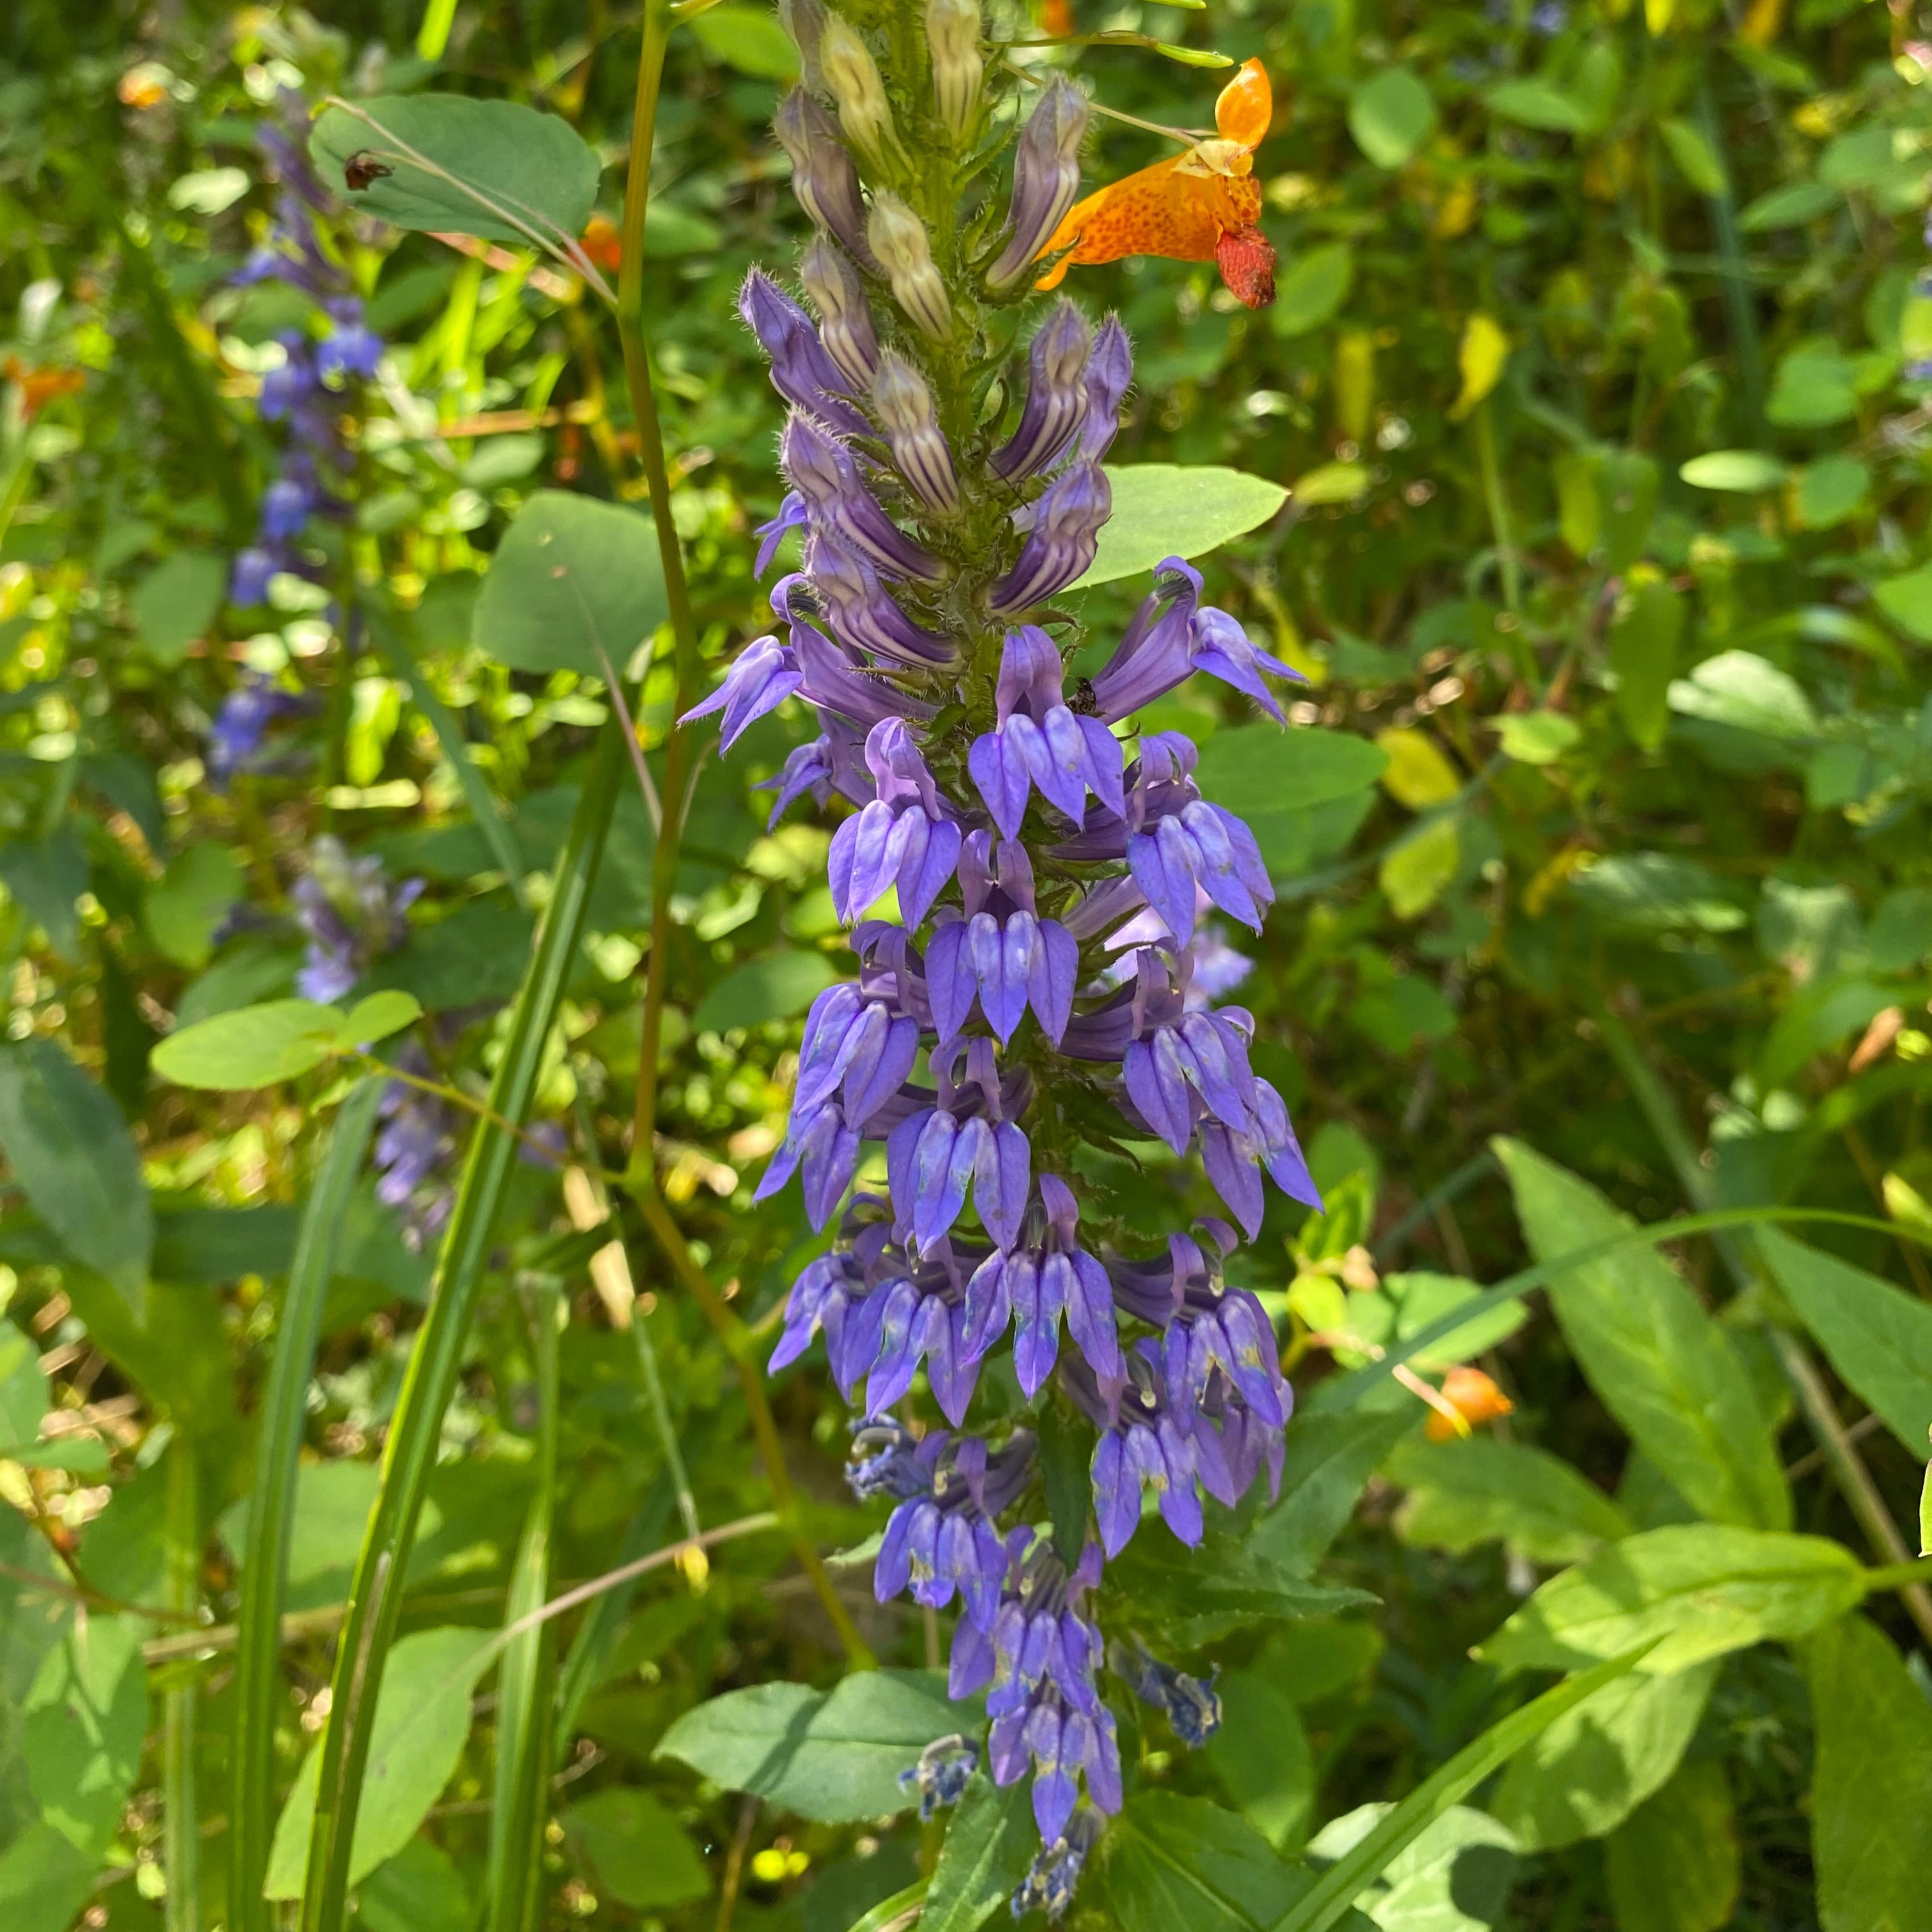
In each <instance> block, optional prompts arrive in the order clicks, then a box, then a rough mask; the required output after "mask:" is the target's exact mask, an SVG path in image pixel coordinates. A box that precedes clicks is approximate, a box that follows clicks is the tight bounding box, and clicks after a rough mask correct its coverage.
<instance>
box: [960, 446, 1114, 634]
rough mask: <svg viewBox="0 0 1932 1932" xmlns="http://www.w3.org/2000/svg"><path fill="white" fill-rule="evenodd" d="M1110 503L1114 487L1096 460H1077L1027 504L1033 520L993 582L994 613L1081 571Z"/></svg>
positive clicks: (1005, 612)
mask: <svg viewBox="0 0 1932 1932" xmlns="http://www.w3.org/2000/svg"><path fill="white" fill-rule="evenodd" d="M1113 507H1114V493H1113V490H1112V487H1111V486H1110V485H1109V483H1108V481H1107V472H1106V471H1105V470H1104V469H1102V468H1101V467H1100V465H1099V464H1098V463H1087V462H1081V463H1076V464H1074V466H1073V468H1072V469H1069V470H1067V472H1065V473H1064V475H1061V476H1059V477H1058V478H1056V479H1055V481H1053V482H1052V483H1050V484H1049V485H1048V486H1047V489H1046V494H1045V495H1044V496H1042V497H1041V498H1040V500H1039V502H1037V503H1034V504H1033V505H1031V506H1030V508H1031V514H1032V523H1031V527H1030V528H1029V529H1028V532H1027V539H1026V541H1025V544H1022V547H1021V549H1020V554H1019V562H1017V563H1016V564H1015V565H1013V568H1012V569H1011V570H1010V571H1008V572H1007V574H1006V575H1005V576H1004V577H1001V578H1000V579H999V580H998V581H997V582H996V583H995V584H994V585H993V587H992V592H991V593H990V595H989V602H990V604H991V605H992V609H993V610H994V612H995V614H996V615H998V616H1010V615H1011V614H1012V613H1013V612H1015V611H1018V610H1027V609H1029V608H1030V607H1031V606H1033V605H1034V604H1038V603H1040V602H1043V601H1044V600H1045V599H1046V598H1049V597H1051V596H1052V595H1054V594H1055V592H1058V591H1061V590H1064V589H1066V588H1067V586H1068V585H1069V584H1070V583H1073V581H1074V580H1076V578H1078V577H1081V576H1082V575H1084V574H1085V571H1086V569H1087V567H1088V565H1089V564H1091V562H1093V561H1094V550H1096V548H1097V547H1098V545H1099V543H1100V526H1101V525H1102V524H1103V523H1105V522H1106V520H1107V518H1108V517H1109V514H1111V512H1112V509H1113Z"/></svg>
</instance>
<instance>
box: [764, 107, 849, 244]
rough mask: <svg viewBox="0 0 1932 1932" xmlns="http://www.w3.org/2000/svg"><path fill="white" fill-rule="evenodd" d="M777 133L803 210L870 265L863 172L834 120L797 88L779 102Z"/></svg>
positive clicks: (775, 118)
mask: <svg viewBox="0 0 1932 1932" xmlns="http://www.w3.org/2000/svg"><path fill="white" fill-rule="evenodd" d="M772 133H774V134H775V135H776V136H778V145H779V146H780V147H781V148H784V151H785V152H786V153H787V154H789V155H790V157H791V188H792V193H793V194H795V195H796V196H797V197H798V205H799V207H801V208H803V209H804V210H805V213H806V214H808V215H809V216H810V217H811V219H812V220H814V222H815V223H817V225H818V226H820V228H822V229H824V230H825V231H826V233H827V234H829V235H830V236H833V237H834V238H835V239H837V240H838V241H839V242H843V243H844V245H845V248H846V251H847V253H848V254H851V255H853V256H854V257H856V258H857V260H859V261H860V262H862V263H866V264H868V265H869V264H870V263H871V260H872V251H871V249H870V248H868V247H867V246H866V243H865V202H863V201H862V199H860V197H859V175H858V171H857V169H855V168H854V167H853V165H852V157H851V156H850V154H847V152H846V151H845V145H844V142H842V141H841V140H840V139H839V138H838V129H837V127H835V126H834V125H833V124H832V117H831V116H830V115H829V114H827V113H826V111H825V110H824V109H823V108H822V107H820V106H819V104H818V103H817V101H814V100H813V99H812V98H811V95H809V94H808V93H807V92H805V89H803V88H802V87H794V88H793V89H792V91H791V92H790V93H789V94H787V95H786V96H785V98H784V99H783V100H782V101H780V102H779V103H778V113H776V114H775V115H773V116H772Z"/></svg>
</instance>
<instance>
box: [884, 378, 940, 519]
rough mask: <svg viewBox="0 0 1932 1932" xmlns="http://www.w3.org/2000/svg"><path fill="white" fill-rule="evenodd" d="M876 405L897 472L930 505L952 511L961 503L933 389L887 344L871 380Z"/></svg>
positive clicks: (933, 507)
mask: <svg viewBox="0 0 1932 1932" xmlns="http://www.w3.org/2000/svg"><path fill="white" fill-rule="evenodd" d="M872 406H873V408H874V411H875V412H876V413H877V416H878V419H879V422H880V425H881V426H882V427H883V429H884V431H885V432H886V441H887V442H888V443H890V444H891V445H892V455H893V458H894V459H895V460H896V461H897V463H898V466H899V472H900V473H901V475H903V476H904V478H905V479H906V481H907V483H909V484H910V485H911V486H912V488H913V493H915V494H916V496H918V497H919V500H920V501H921V502H923V503H924V504H925V505H926V508H928V509H929V510H932V511H935V512H936V513H937V514H939V515H941V516H950V515H952V514H953V513H954V511H956V510H957V509H958V508H959V478H958V476H957V475H956V474H955V472H954V471H953V456H952V452H950V450H948V449H947V446H946V438H945V437H944V436H943V435H942V434H941V432H940V429H939V425H938V422H936V421H935V419H934V416H933V411H932V391H931V390H930V389H928V388H927V387H926V378H925V377H923V376H922V375H921V374H919V371H917V370H916V369H915V368H913V365H911V364H910V362H907V360H906V359H905V358H904V356H901V355H899V354H898V353H896V352H895V351H894V350H890V349H888V350H886V351H885V352H884V353H883V354H882V355H881V356H880V358H879V373H878V374H877V376H876V377H874V378H873V380H872Z"/></svg>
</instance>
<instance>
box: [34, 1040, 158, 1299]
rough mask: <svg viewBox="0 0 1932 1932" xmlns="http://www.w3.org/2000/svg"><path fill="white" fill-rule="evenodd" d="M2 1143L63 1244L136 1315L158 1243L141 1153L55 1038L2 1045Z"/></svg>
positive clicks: (104, 1096)
mask: <svg viewBox="0 0 1932 1932" xmlns="http://www.w3.org/2000/svg"><path fill="white" fill-rule="evenodd" d="M0 1149H4V1151H5V1154H6V1156H7V1164H8V1166H10V1167H11V1168H12V1169H13V1178H14V1179H15V1181H17V1182H18V1183H19V1184H20V1187H21V1189H22V1190H23V1192H24V1193H26V1197H27V1199H28V1201H29V1202H31V1203H32V1204H33V1208H34V1213H35V1214H37V1215H39V1216H40V1219H41V1220H43V1221H44V1222H46V1224H47V1226H49V1228H50V1229H52V1230H53V1232H54V1234H55V1236H56V1237H57V1238H58V1240H59V1241H60V1244H61V1245H62V1247H64V1248H65V1249H66V1250H67V1251H68V1253H70V1254H71V1255H72V1256H74V1259H76V1260H77V1261H80V1262H85V1263H86V1265H87V1266H88V1267H89V1268H92V1269H93V1270H94V1271H95V1273H96V1274H99V1275H101V1276H103V1277H105V1279H106V1280H108V1281H109V1282H110V1283H113V1286H114V1288H115V1290H116V1292H118V1294H119V1295H120V1297H121V1300H122V1301H124V1303H125V1304H127V1307H128V1308H129V1309H130V1310H131V1311H133V1313H134V1314H135V1315H136V1316H139V1313H140V1311H141V1310H142V1308H144V1307H145V1305H146V1300H147V1290H148V1261H149V1259H150V1257H151V1256H152V1254H153V1253H154V1209H153V1207H152V1205H151V1203H150V1202H149V1201H148V1185H147V1183H146V1182H145V1181H144V1180H142V1178H141V1157H140V1156H139V1154H138V1153H137V1152H136V1151H135V1147H134V1142H133V1138H132V1137H131V1136H130V1134H129V1133H128V1132H127V1122H126V1121H124V1120H123V1119H122V1118H121V1110H120V1109H118V1107H116V1106H115V1104H114V1103H113V1101H112V1100H110V1099H109V1098H108V1097H107V1094H105V1093H104V1092H103V1091H101V1088H98V1087H97V1086H96V1085H95V1084H94V1082H92V1080H90V1079H89V1078H88V1077H87V1076H86V1074H85V1073H82V1071H81V1070H80V1068H79V1067H77V1066H76V1065H75V1064H74V1062H73V1061H71V1060H70V1059H69V1058H68V1056H67V1055H66V1053H65V1052H64V1051H63V1050H62V1049H61V1048H60V1047H58V1046H56V1045H55V1043H54V1042H53V1041H52V1040H47V1039H45V1038H41V1037H34V1038H31V1039H28V1040H17V1041H13V1042H10V1043H8V1044H7V1045H5V1046H0Z"/></svg>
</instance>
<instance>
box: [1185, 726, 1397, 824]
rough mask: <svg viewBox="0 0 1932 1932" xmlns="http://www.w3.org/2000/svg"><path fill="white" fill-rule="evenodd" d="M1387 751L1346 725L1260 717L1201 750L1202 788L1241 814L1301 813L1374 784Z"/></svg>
mask: <svg viewBox="0 0 1932 1932" xmlns="http://www.w3.org/2000/svg"><path fill="white" fill-rule="evenodd" d="M1387 765H1388V753H1387V752H1386V751H1383V750H1382V748H1380V747H1379V745H1373V744H1371V743H1370V741H1369V740H1368V739H1366V738H1358V737H1355V736H1353V735H1352V733H1349V732H1346V731H1328V730H1322V729H1321V728H1319V727H1314V726H1302V725H1293V726H1291V727H1289V729H1288V730H1285V731H1284V730H1283V729H1282V727H1280V725H1279V724H1270V723H1268V721H1265V720H1262V721H1259V722H1257V723H1255V724H1237V725H1235V727H1233V728H1232V730H1229V729H1228V728H1226V727H1223V729H1222V730H1218V731H1217V732H1216V733H1214V736H1213V737H1211V738H1210V739H1208V742H1207V743H1206V744H1205V745H1204V746H1203V747H1202V752H1201V763H1200V765H1199V768H1198V769H1197V772H1196V776H1197V778H1199V782H1200V786H1201V789H1202V791H1203V792H1204V793H1206V795H1207V796H1208V797H1210V798H1211V799H1213V800H1214V802H1215V803H1216V804H1217V805H1225V806H1226V808H1228V810H1229V811H1232V812H1233V813H1235V814H1236V815H1237V816H1238V817H1242V818H1245V819H1250V820H1253V819H1257V818H1268V817H1276V816H1277V815H1280V814H1283V813H1286V812H1291V811H1307V810H1308V809H1309V808H1310V807H1311V806H1313V805H1325V804H1327V803H1328V802H1329V801H1330V800H1331V799H1338V798H1346V797H1347V796H1349V794H1350V793H1354V792H1358V791H1361V790H1364V789H1365V788H1366V787H1368V786H1370V785H1372V784H1374V783H1375V781H1376V779H1377V778H1379V777H1380V776H1381V775H1382V772H1383V770H1384V769H1385V767H1386V766H1387Z"/></svg>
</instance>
